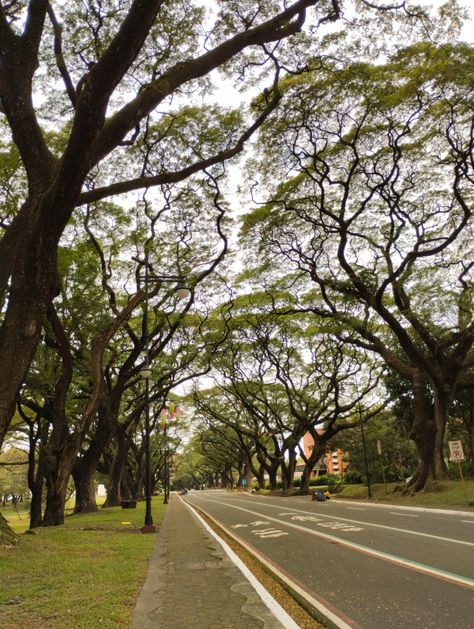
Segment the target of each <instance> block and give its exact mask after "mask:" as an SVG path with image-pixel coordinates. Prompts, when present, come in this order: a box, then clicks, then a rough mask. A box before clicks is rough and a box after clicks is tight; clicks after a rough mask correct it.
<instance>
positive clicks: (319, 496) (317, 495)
mask: <svg viewBox="0 0 474 629" xmlns="http://www.w3.org/2000/svg"><path fill="white" fill-rule="evenodd" d="M313 500H317V501H318V502H324V500H326V496H325V495H324V490H322V489H315V490H314V491H313Z"/></svg>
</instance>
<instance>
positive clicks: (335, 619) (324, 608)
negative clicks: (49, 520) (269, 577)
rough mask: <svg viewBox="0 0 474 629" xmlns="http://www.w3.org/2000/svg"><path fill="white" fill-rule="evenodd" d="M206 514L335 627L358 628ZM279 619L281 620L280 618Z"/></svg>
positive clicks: (207, 528)
mask: <svg viewBox="0 0 474 629" xmlns="http://www.w3.org/2000/svg"><path fill="white" fill-rule="evenodd" d="M184 502H185V503H186V506H187V507H188V508H189V509H191V511H192V512H193V513H194V514H195V515H196V517H197V518H198V519H199V520H200V522H202V523H203V525H204V526H205V528H206V530H208V531H209V532H210V533H211V534H212V536H213V537H215V538H216V539H217V540H218V541H219V543H220V544H221V545H222V547H223V548H224V550H225V551H226V552H227V549H229V551H230V553H232V555H229V557H230V558H231V559H232V561H234V557H235V558H236V559H237V560H238V562H239V564H238V565H239V568H240V569H241V570H242V568H241V565H242V566H243V568H244V569H245V575H246V576H247V572H248V573H250V575H251V577H252V579H250V578H249V577H248V576H247V578H248V579H249V581H251V583H252V585H254V581H256V583H257V584H258V585H259V586H260V588H262V589H263V590H264V592H266V593H267V594H268V592H267V590H266V589H265V588H264V587H263V586H262V585H261V584H260V582H259V581H258V580H257V579H256V577H255V576H254V575H253V573H252V572H250V570H249V569H248V568H247V566H246V565H245V564H244V563H243V562H242V560H241V559H240V558H239V557H237V555H236V554H235V553H234V551H233V550H232V549H231V548H230V546H228V544H226V542H225V541H224V540H223V539H221V538H220V537H219V536H218V535H217V533H216V532H215V531H214V530H213V529H211V527H210V526H209V525H208V524H207V522H206V521H205V520H204V519H203V518H202V517H201V516H200V515H199V513H198V512H197V511H196V510H195V509H193V508H192V506H191V503H190V502H189V499H186V500H184ZM211 502H212V501H211ZM194 506H197V505H194ZM198 508H199V509H201V507H198ZM203 511H204V510H203ZM204 513H206V516H207V517H208V518H209V519H210V520H212V522H214V523H215V524H216V525H217V526H218V527H220V528H221V529H224V530H225V532H226V535H228V536H229V537H231V538H232V539H234V540H235V541H236V542H237V543H238V544H240V545H241V546H242V547H243V548H245V549H246V550H247V551H248V552H249V553H250V554H251V555H253V556H256V557H257V559H258V560H259V561H260V562H261V563H262V564H264V565H265V566H266V567H267V568H268V569H269V570H270V573H273V574H275V575H276V576H277V577H278V578H280V579H281V580H282V581H283V583H286V584H287V585H288V586H289V587H290V588H291V589H293V590H294V591H295V592H296V593H297V594H299V595H300V596H301V597H302V598H303V599H304V600H306V601H308V602H309V603H310V605H312V606H313V607H314V608H315V609H317V610H318V611H319V612H320V613H321V614H322V615H323V616H325V617H326V618H327V619H328V620H330V621H331V622H332V623H333V624H334V626H336V627H337V628H338V629H353V628H354V627H358V625H356V624H355V623H354V622H353V621H352V620H351V619H350V618H347V620H349V622H350V624H348V623H346V622H345V621H344V620H343V619H342V618H341V617H340V616H338V615H337V614H336V613H335V612H334V611H333V610H331V609H329V607H328V605H325V604H324V603H322V602H321V601H320V600H318V599H317V598H314V596H311V594H309V592H307V591H306V590H305V589H303V588H302V587H300V586H299V585H298V584H297V583H296V582H295V581H293V579H291V578H290V575H288V574H286V573H283V572H282V571H281V570H279V569H278V568H277V567H276V565H275V564H274V563H273V562H271V561H268V560H267V559H266V558H265V556H264V555H262V554H261V553H260V552H259V551H257V550H256V549H255V548H253V547H252V546H250V545H249V544H247V543H246V542H245V541H244V540H243V539H242V538H241V537H238V536H237V535H234V534H233V533H232V532H231V531H229V529H228V528H227V527H226V526H225V525H224V524H223V523H222V522H219V521H218V520H216V519H215V518H213V517H212V516H211V515H210V514H209V513H207V512H205V511H204ZM242 571H243V572H244V570H242ZM254 587H255V586H254ZM269 596H270V598H271V599H272V601H274V602H275V604H276V605H278V607H280V608H281V610H282V611H283V613H284V614H286V611H285V610H284V609H283V608H282V607H281V606H280V604H279V603H278V602H277V601H276V600H275V599H274V598H273V597H272V596H271V594H269ZM270 609H271V608H270ZM272 612H273V610H272ZM338 613H341V614H342V612H338ZM274 615H275V614H274ZM278 619H279V620H280V618H278ZM290 620H291V622H293V620H292V619H291V618H290ZM284 626H285V627H286V625H284ZM296 627H297V629H300V628H299V627H298V625H296Z"/></svg>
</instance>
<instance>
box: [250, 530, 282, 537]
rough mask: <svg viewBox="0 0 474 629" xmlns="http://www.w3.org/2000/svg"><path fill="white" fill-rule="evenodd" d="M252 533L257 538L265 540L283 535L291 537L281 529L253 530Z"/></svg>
mask: <svg viewBox="0 0 474 629" xmlns="http://www.w3.org/2000/svg"><path fill="white" fill-rule="evenodd" d="M252 533H253V534H254V535H256V536H257V537H263V539H266V538H267V537H281V536H282V535H289V533H287V532H286V531H281V530H280V529H253V531H252Z"/></svg>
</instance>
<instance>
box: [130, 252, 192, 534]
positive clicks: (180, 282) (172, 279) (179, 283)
mask: <svg viewBox="0 0 474 629" xmlns="http://www.w3.org/2000/svg"><path fill="white" fill-rule="evenodd" d="M144 264H145V274H144V275H143V279H144V290H145V311H144V313H143V337H144V338H143V340H144V350H145V362H144V365H143V367H142V368H141V369H140V377H141V378H142V379H143V380H144V381H145V500H146V510H145V523H144V525H143V526H142V528H141V531H142V533H154V532H155V531H156V526H155V525H154V524H153V517H152V514H151V455H150V377H151V373H152V371H151V365H150V338H149V331H148V286H149V283H150V282H155V283H158V284H175V285H176V296H177V298H178V299H188V298H189V297H190V295H191V291H190V290H189V288H187V287H186V286H185V284H184V279H183V277H182V276H179V275H154V274H153V275H150V273H149V271H148V248H147V247H146V248H145V261H144ZM140 279H141V277H140V276H139V280H140Z"/></svg>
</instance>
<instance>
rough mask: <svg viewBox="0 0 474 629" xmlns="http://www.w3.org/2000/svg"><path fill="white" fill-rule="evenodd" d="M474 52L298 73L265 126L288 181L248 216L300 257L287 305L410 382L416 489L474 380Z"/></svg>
mask: <svg viewBox="0 0 474 629" xmlns="http://www.w3.org/2000/svg"><path fill="white" fill-rule="evenodd" d="M472 63H473V51H472V48H470V47H469V46H465V45H462V44H459V45H447V46H443V47H439V48H438V47H436V46H434V45H432V44H426V43H419V44H416V45H414V46H413V47H411V48H409V49H406V50H402V51H400V52H398V53H397V54H396V55H394V56H393V57H392V58H391V59H390V60H389V62H388V63H386V64H381V65H370V64H366V63H355V64H352V65H350V66H345V67H344V66H343V67H340V66H338V64H337V62H333V63H329V65H328V66H327V67H326V65H320V64H318V66H317V67H316V68H314V69H310V70H309V72H308V73H307V74H306V75H305V76H301V77H297V78H292V79H291V80H289V81H288V82H287V83H286V86H285V90H286V92H287V98H286V99H285V101H284V105H283V106H282V107H281V108H280V110H279V115H278V120H277V121H276V122H275V124H271V125H269V126H268V127H267V128H266V131H265V133H264V135H263V137H262V141H263V142H264V145H265V147H266V150H265V162H264V163H262V165H261V169H262V172H263V173H266V172H268V171H269V170H270V169H271V170H272V172H273V173H274V172H276V171H277V169H278V168H280V169H281V170H280V172H282V177H281V182H280V185H279V186H278V187H277V188H276V190H275V191H274V192H273V194H272V195H271V197H270V199H269V202H268V203H267V204H266V205H263V206H262V207H260V208H258V209H256V210H255V211H253V212H252V213H250V214H249V215H248V216H247V217H246V218H245V221H244V228H243V233H244V235H247V236H250V237H251V239H252V241H253V242H259V243H261V249H262V250H265V251H266V252H267V254H268V255H269V256H270V257H272V256H275V255H277V256H278V257H279V258H280V259H282V260H283V261H284V262H283V263H282V264H285V265H286V267H287V268H292V269H293V271H294V274H293V276H292V278H291V279H292V286H293V287H294V288H293V292H294V293H295V295H296V291H299V301H298V304H297V305H296V306H295V307H289V308H287V309H286V310H287V312H289V313H291V312H294V311H304V312H312V313H314V314H315V315H317V316H318V317H323V318H327V319H330V320H333V321H334V322H337V323H339V325H341V332H340V336H341V338H345V339H346V340H347V341H348V342H351V343H355V344H356V345H358V346H359V347H360V348H361V349H364V350H366V351H370V352H374V354H378V355H379V356H381V357H382V359H383V360H384V361H385V362H386V364H387V365H388V366H389V367H390V368H391V369H394V370H395V371H397V372H398V373H399V374H400V376H401V377H403V378H405V379H406V380H407V381H408V382H409V383H410V385H411V388H412V392H413V398H414V414H413V418H412V423H411V437H412V439H413V440H414V441H415V443H416V446H417V449H418V454H419V466H418V468H417V471H416V472H415V474H414V476H413V478H412V480H411V484H412V486H413V487H414V489H415V490H419V489H422V488H423V487H424V486H425V483H426V481H427V479H428V478H435V479H438V478H445V477H446V475H447V469H446V465H445V463H444V457H443V443H444V435H445V427H446V420H447V417H448V413H449V408H450V405H451V403H452V400H453V399H454V396H455V395H456V391H458V390H459V389H461V388H462V387H465V386H472V383H473V378H472V373H471V369H470V365H471V362H472V361H471V354H472V343H473V341H474V325H473V321H474V318H473V309H472V300H471V296H472V281H473V279H472V270H473V265H472V263H471V262H468V261H466V252H469V251H471V250H472V237H471V207H472V184H473V182H474V172H473V166H472V152H473V148H474V133H473V127H472V115H473V103H472V95H471V92H470V87H469V81H470V78H469V77H470V76H471V73H470V68H472ZM282 89H283V86H282ZM289 171H290V172H291V173H292V174H294V176H291V177H289V178H285V174H286V173H288V172H289ZM272 264H274V263H273V261H272ZM308 279H309V280H310V281H311V282H312V283H313V286H314V290H312V291H310V290H308ZM304 293H306V294H304ZM282 310H285V308H282ZM344 330H345V332H344Z"/></svg>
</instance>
